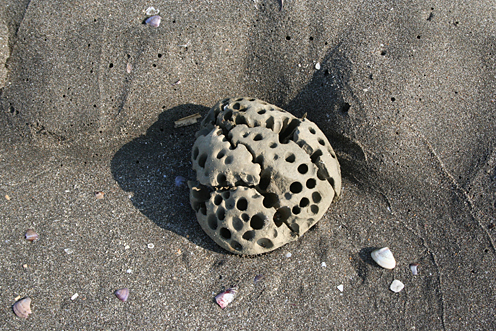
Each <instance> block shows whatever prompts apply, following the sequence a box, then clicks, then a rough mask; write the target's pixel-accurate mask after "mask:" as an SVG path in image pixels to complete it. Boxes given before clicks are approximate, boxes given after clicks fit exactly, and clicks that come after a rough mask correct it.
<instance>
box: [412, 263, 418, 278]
mask: <svg viewBox="0 0 496 331" xmlns="http://www.w3.org/2000/svg"><path fill="white" fill-rule="evenodd" d="M410 270H411V271H412V274H413V275H414V276H417V275H418V263H411V264H410Z"/></svg>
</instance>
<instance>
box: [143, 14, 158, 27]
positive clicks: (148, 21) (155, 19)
mask: <svg viewBox="0 0 496 331" xmlns="http://www.w3.org/2000/svg"><path fill="white" fill-rule="evenodd" d="M161 20H162V17H160V16H158V15H154V16H151V17H148V18H147V19H146V21H145V23H146V24H148V25H150V26H153V27H154V28H158V27H159V25H160V21H161Z"/></svg>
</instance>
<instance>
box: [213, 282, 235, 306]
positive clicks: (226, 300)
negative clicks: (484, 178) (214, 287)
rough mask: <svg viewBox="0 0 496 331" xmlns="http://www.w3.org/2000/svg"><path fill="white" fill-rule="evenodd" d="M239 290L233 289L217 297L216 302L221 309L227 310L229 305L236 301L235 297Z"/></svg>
mask: <svg viewBox="0 0 496 331" xmlns="http://www.w3.org/2000/svg"><path fill="white" fill-rule="evenodd" d="M237 290H238V288H237V287H233V288H230V289H227V290H225V291H224V292H221V293H219V294H217V296H216V297H215V302H217V304H218V305H219V306H220V308H222V309H224V308H226V307H227V305H228V304H230V303H231V302H232V301H233V300H234V295H235V294H236V292H237Z"/></svg>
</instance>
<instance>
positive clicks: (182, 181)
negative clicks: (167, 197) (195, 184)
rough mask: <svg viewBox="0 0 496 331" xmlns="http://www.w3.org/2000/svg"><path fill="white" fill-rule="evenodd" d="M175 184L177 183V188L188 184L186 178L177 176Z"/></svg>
mask: <svg viewBox="0 0 496 331" xmlns="http://www.w3.org/2000/svg"><path fill="white" fill-rule="evenodd" d="M174 182H175V183H176V186H177V187H179V186H183V185H184V184H185V183H186V178H184V177H183V176H177V177H176V179H175V180H174Z"/></svg>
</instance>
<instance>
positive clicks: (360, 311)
mask: <svg viewBox="0 0 496 331" xmlns="http://www.w3.org/2000/svg"><path fill="white" fill-rule="evenodd" d="M150 6H153V7H155V8H156V9H159V10H160V13H159V15H160V16H161V17H162V21H161V24H160V26H159V27H156V28H154V27H151V26H148V25H146V24H143V22H144V21H145V19H146V18H147V17H149V16H150V15H147V14H146V13H145V11H146V9H147V8H148V7H150ZM495 17H496V6H495V4H494V2H493V1H478V2H471V3H469V4H468V3H466V2H464V1H454V2H453V1H445V0H443V1H440V2H424V1H404V0H402V1H324V0H316V1H297V0H286V1H284V4H283V7H282V10H280V4H279V2H278V1H277V0H265V1H264V0H256V1H252V0H243V1H225V0H219V1H181V0H170V1H157V2H155V3H151V2H145V1H132V2H131V1H119V2H113V1H99V2H98V1H92V0H90V1H72V2H66V1H35V0H33V1H26V0H25V1H11V0H7V1H5V2H3V3H2V4H0V38H2V39H1V42H0V86H2V89H1V94H0V108H1V109H0V110H1V112H0V121H1V127H2V130H1V132H0V159H1V163H0V208H1V211H2V212H1V214H0V224H1V227H0V229H1V230H0V259H1V261H2V263H1V264H0V275H1V276H0V289H1V291H0V310H1V314H0V329H1V330H26V329H28V328H30V329H38V330H68V329H71V330H124V329H130V328H133V329H137V330H164V329H167V330H281V329H287V330H303V329H306V330H492V329H495V328H496V318H495V317H494V307H495V301H496V300H495V288H494V283H495V277H496V266H495V254H496V251H495V236H496V227H495V223H496V212H495V209H496V150H495V146H496V144H495V141H496V134H495V133H496V92H495V91H496V80H495V77H496V24H495V23H496V22H495ZM244 96H247V97H254V98H259V99H262V100H265V101H267V102H269V103H273V104H275V105H277V106H279V107H281V108H283V109H285V110H287V111H289V112H291V113H292V114H293V115H295V116H298V117H301V116H303V115H304V114H305V113H307V118H308V119H310V120H311V121H313V122H315V123H317V125H319V127H320V128H321V130H322V131H323V132H324V133H325V134H326V136H327V137H328V139H329V141H330V143H331V144H332V146H333V147H334V149H335V151H336V153H337V156H338V159H339V161H340V164H341V171H342V176H343V192H342V196H341V198H340V199H339V200H338V201H336V202H334V203H333V204H332V205H331V207H330V208H329V210H328V211H327V213H326V214H325V216H324V217H323V219H322V220H321V221H320V222H318V223H317V225H316V226H314V227H313V228H312V229H311V230H309V231H308V232H307V233H305V234H304V235H303V236H302V237H301V238H300V239H299V240H298V241H295V242H292V243H290V244H288V245H285V246H283V247H281V248H279V249H277V250H275V251H273V252H271V253H268V254H264V255H260V256H255V257H242V256H237V255H232V254H230V253H228V252H226V251H225V250H223V249H221V248H220V247H218V246H217V245H216V244H215V243H214V242H213V241H212V240H211V239H210V238H209V237H208V236H207V235H206V234H205V233H204V232H203V231H202V229H201V228H200V226H199V225H198V223H197V221H196V217H195V213H194V211H193V210H192V208H191V207H190V205H189V197H188V195H189V190H188V188H187V186H186V185H180V186H177V185H176V183H175V178H176V177H177V176H182V177H184V178H186V179H194V175H195V174H194V172H193V170H192V169H191V159H190V158H191V147H192V145H193V142H194V139H195V138H194V134H195V132H196V130H198V128H199V124H195V125H191V126H186V127H182V128H174V121H176V120H178V119H180V118H182V117H184V116H188V115H191V114H195V113H200V114H201V115H202V116H205V115H206V113H207V112H208V109H209V108H210V107H212V106H213V105H214V104H215V103H216V102H217V101H219V100H221V99H223V98H226V97H244ZM96 191H102V192H104V197H103V199H97V198H96V197H95V194H94V192H96ZM27 229H34V230H35V231H36V232H37V233H39V235H40V239H39V240H38V241H35V242H29V241H27V240H26V239H25V238H24V234H25V232H26V230H27ZM384 246H388V247H390V249H391V251H392V252H393V254H394V256H395V258H396V261H397V266H396V268H395V269H393V270H386V269H383V268H381V267H379V266H377V265H376V264H375V263H374V262H373V261H372V259H371V258H370V252H371V251H372V250H373V249H374V248H379V247H384ZM411 263H418V264H419V266H418V270H419V272H418V275H415V276H414V275H413V274H412V272H411V271H410V269H409V264H411ZM257 275H263V276H264V277H263V279H262V280H260V281H259V282H257V283H255V282H254V278H255V276H257ZM395 279H398V280H400V281H401V282H403V283H404V284H405V288H404V289H403V290H402V291H401V292H399V293H394V292H392V291H391V290H390V289H389V286H390V284H391V283H392V281H393V280H395ZM340 285H342V292H341V291H340V289H338V286H340ZM231 286H238V288H239V291H238V293H237V295H236V297H235V299H234V301H233V302H232V303H230V304H229V305H228V306H227V307H226V308H225V309H220V307H219V306H218V305H217V304H216V303H215V301H214V297H215V295H216V294H218V293H220V292H222V291H223V290H224V289H227V288H229V287H231ZM123 287H127V288H129V289H130V294H129V299H128V300H127V301H126V302H121V301H119V300H118V299H117V298H116V297H115V295H114V291H116V290H117V289H120V288H123ZM76 293H77V294H78V295H77V297H76V296H75V294H76ZM26 296H28V297H30V298H31V299H32V304H31V308H32V314H31V315H30V316H29V317H28V318H27V319H26V320H24V319H20V318H18V317H16V316H15V315H14V313H13V311H12V305H13V304H14V302H15V301H16V299H19V298H23V297H26ZM71 298H73V299H71Z"/></svg>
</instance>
